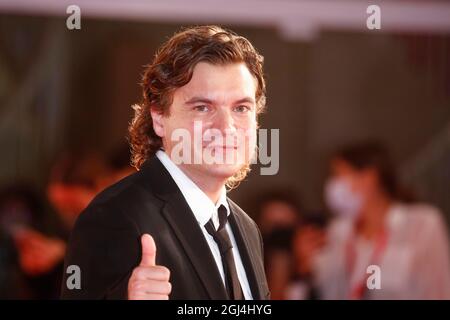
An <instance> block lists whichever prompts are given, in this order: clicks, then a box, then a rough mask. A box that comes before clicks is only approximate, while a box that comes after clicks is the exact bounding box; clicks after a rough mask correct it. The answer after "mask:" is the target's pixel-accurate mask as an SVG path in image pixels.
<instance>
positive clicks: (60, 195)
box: [0, 142, 450, 300]
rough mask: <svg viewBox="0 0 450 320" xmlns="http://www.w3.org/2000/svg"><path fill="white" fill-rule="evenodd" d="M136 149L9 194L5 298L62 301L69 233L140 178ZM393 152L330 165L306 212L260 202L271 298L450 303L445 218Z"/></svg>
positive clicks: (360, 147) (90, 160)
mask: <svg viewBox="0 0 450 320" xmlns="http://www.w3.org/2000/svg"><path fill="white" fill-rule="evenodd" d="M129 163H130V155H129V151H128V148H127V147H124V148H120V150H118V151H117V152H116V153H114V154H113V155H111V156H110V157H109V159H107V160H105V159H103V158H102V157H100V156H98V155H96V154H95V153H93V152H84V153H79V152H78V153H73V154H65V155H63V156H61V157H60V158H59V159H58V160H57V161H56V163H55V165H54V166H53V167H52V170H51V173H50V176H49V179H48V183H47V187H46V190H45V191H46V193H45V195H41V194H39V193H37V192H36V191H35V190H33V189H32V188H30V187H29V186H27V185H24V184H22V185H19V184H18V185H14V186H8V187H6V188H4V189H3V190H1V191H0V230H1V233H0V298H2V299H5V298H6V299H9V298H18V299H56V298H58V295H59V289H60V286H61V283H60V282H61V276H62V273H63V270H62V268H63V259H64V254H65V247H66V243H67V240H68V237H69V235H70V230H71V228H72V226H73V224H74V222H75V220H76V218H77V216H78V214H79V213H80V212H81V211H82V210H83V208H85V207H86V206H87V204H88V203H89V202H90V201H91V200H92V198H93V197H94V196H95V195H96V194H97V193H98V192H99V191H100V190H102V189H104V188H105V187H106V186H108V185H110V184H112V183H114V182H116V181H118V180H120V179H121V178H123V177H125V176H127V175H128V174H130V173H132V172H133V168H132V167H131V166H130V164H129ZM395 172H396V170H395V166H394V164H393V163H392V160H391V159H390V156H389V152H388V150H386V148H385V147H384V146H383V145H382V144H380V143H377V142H364V143H358V144H353V145H348V146H343V147H342V148H340V149H338V150H336V151H335V152H334V153H333V154H332V155H331V156H330V158H329V160H328V172H327V178H326V181H325V182H324V185H323V200H324V201H323V202H324V207H323V208H322V209H319V210H315V211H314V210H313V211H311V210H306V209H305V208H303V206H302V204H301V203H300V201H299V198H298V197H297V196H296V195H295V193H294V191H293V190H289V189H288V190H273V191H270V192H267V193H265V194H261V195H259V196H258V201H257V212H255V213H254V217H255V220H256V222H257V224H258V225H259V227H260V230H261V234H262V236H263V240H264V246H265V268H266V275H267V279H268V283H269V287H270V290H271V295H272V299H295V300H303V299H450V256H449V254H450V252H449V239H448V234H447V226H446V223H445V221H444V218H443V214H442V212H440V211H439V209H438V208H436V207H433V206H432V205H429V204H426V203H422V202H419V201H418V199H416V198H415V196H414V194H413V192H411V191H410V190H408V189H407V188H405V187H404V186H402V185H400V184H399V182H398V179H397V177H396V174H395Z"/></svg>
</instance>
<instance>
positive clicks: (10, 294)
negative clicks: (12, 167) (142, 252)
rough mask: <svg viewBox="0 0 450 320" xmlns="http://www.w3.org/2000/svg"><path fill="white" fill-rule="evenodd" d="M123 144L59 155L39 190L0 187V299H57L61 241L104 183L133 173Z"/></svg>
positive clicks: (64, 242)
mask: <svg viewBox="0 0 450 320" xmlns="http://www.w3.org/2000/svg"><path fill="white" fill-rule="evenodd" d="M129 163H130V153H129V149H128V147H127V146H124V147H121V148H119V149H118V150H117V151H115V152H114V153H113V154H112V155H111V156H110V157H108V158H107V159H105V158H104V157H101V156H100V155H98V154H97V153H95V152H92V151H81V152H72V153H66V154H63V155H61V156H60V157H59V158H58V159H57V160H56V162H55V164H54V165H53V166H52V169H51V172H50V176H49V179H48V182H47V186H46V189H45V192H44V194H40V193H39V192H38V191H37V190H35V189H33V188H32V187H31V186H30V185H28V184H25V183H22V184H20V183H18V184H15V185H10V186H6V187H4V188H2V189H1V190H0V299H58V298H59V292H60V287H61V279H62V275H63V265H64V256H65V249H66V244H67V241H68V239H69V236H70V231H71V229H72V227H73V225H74V223H75V221H76V219H77V217H78V215H79V214H80V213H81V211H82V210H83V209H84V208H85V207H86V206H87V205H88V204H89V202H90V201H91V200H92V199H93V198H94V196H95V195H96V194H97V193H98V192H99V191H101V190H102V189H104V188H105V187H107V186H108V185H110V184H112V183H114V182H116V181H118V180H120V179H122V178H123V177H125V176H127V175H128V174H130V173H132V172H133V168H132V167H131V166H130V164H129Z"/></svg>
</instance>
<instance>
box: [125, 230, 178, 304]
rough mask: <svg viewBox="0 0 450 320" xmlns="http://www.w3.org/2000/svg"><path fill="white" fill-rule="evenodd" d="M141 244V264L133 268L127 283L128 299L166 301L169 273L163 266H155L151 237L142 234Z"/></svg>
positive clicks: (154, 246) (170, 289)
mask: <svg viewBox="0 0 450 320" xmlns="http://www.w3.org/2000/svg"><path fill="white" fill-rule="evenodd" d="M141 244H142V258H141V263H140V264H139V265H138V266H137V267H136V268H134V270H133V273H132V274H131V277H130V280H129V281H128V299H129V300H168V299H169V294H170V292H171V291H172V285H171V284H170V282H169V278H170V271H169V269H167V268H166V267H164V266H157V265H156V263H155V261H156V245H155V241H154V240H153V238H152V236H150V235H149V234H144V235H143V236H142V237H141Z"/></svg>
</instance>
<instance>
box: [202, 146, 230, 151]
mask: <svg viewBox="0 0 450 320" xmlns="http://www.w3.org/2000/svg"><path fill="white" fill-rule="evenodd" d="M204 148H205V149H217V150H220V149H222V150H237V149H238V147H237V146H224V145H215V146H211V145H207V146H205V147H204Z"/></svg>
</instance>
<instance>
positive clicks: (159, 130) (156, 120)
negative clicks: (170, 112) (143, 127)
mask: <svg viewBox="0 0 450 320" xmlns="http://www.w3.org/2000/svg"><path fill="white" fill-rule="evenodd" d="M150 114H151V115H152V121H153V130H155V133H156V134H157V135H158V136H159V137H161V138H163V137H164V115H163V113H162V112H159V111H158V110H156V109H155V108H154V107H150Z"/></svg>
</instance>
